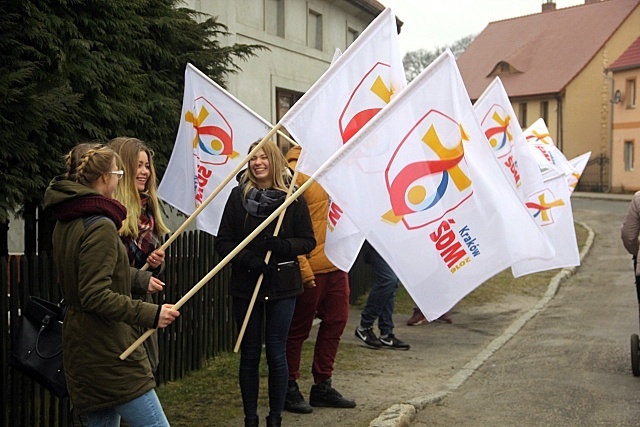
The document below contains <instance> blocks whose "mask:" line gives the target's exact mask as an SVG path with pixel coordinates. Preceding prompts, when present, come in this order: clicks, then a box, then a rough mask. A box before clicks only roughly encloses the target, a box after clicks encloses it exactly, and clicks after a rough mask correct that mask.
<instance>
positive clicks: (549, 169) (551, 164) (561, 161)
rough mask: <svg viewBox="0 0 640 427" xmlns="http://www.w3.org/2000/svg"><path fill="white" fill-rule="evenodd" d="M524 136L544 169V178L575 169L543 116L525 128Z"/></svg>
mask: <svg viewBox="0 0 640 427" xmlns="http://www.w3.org/2000/svg"><path fill="white" fill-rule="evenodd" d="M524 137H525V139H526V140H527V144H528V146H529V149H530V150H531V153H532V154H533V156H534V158H535V159H536V162H537V163H538V166H539V167H540V170H541V171H542V176H543V179H548V178H553V177H554V176H556V175H558V174H562V175H569V174H571V173H572V172H573V171H574V170H573V166H571V163H569V161H568V160H567V158H566V157H565V156H564V154H563V153H562V151H560V150H559V149H558V147H556V144H555V143H554V142H553V138H551V134H550V133H549V129H548V128H547V125H546V124H545V122H544V120H543V119H542V118H539V119H538V120H536V121H535V122H533V124H532V125H531V126H529V127H528V128H527V129H525V130H524Z"/></svg>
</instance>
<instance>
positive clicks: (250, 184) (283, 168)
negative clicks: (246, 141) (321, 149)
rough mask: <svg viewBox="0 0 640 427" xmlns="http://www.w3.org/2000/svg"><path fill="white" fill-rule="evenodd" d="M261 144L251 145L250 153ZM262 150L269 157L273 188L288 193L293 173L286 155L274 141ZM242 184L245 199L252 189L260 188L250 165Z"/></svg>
mask: <svg viewBox="0 0 640 427" xmlns="http://www.w3.org/2000/svg"><path fill="white" fill-rule="evenodd" d="M259 143H260V141H256V142H254V143H253V144H251V146H250V147H249V151H248V152H249V153H250V152H251V150H253V149H254V148H255V147H256V145H258V144H259ZM260 148H262V150H263V151H264V154H266V155H267V159H268V160H269V178H271V182H272V184H271V185H272V187H271V188H272V189H274V190H282V191H285V192H286V191H287V190H288V188H287V186H288V185H289V183H290V182H291V171H290V170H289V166H288V163H287V159H285V157H284V155H282V151H280V149H279V148H278V146H277V145H276V144H274V143H273V142H272V141H267V142H265V143H264V144H262V146H261V147H260ZM249 162H251V160H250V161H249ZM240 184H241V185H244V194H243V196H244V197H245V198H246V197H247V194H248V193H249V191H250V190H251V189H252V188H256V187H258V181H257V180H256V177H255V176H254V175H253V172H252V171H251V168H250V167H248V165H247V170H246V171H245V173H244V174H243V175H242V178H241V180H240Z"/></svg>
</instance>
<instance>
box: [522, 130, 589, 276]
mask: <svg viewBox="0 0 640 427" xmlns="http://www.w3.org/2000/svg"><path fill="white" fill-rule="evenodd" d="M524 135H525V138H526V139H527V144H528V146H529V148H530V150H531V152H532V153H533V154H534V156H535V157H536V159H537V161H538V165H539V167H540V170H541V171H543V178H544V188H543V189H542V190H541V191H538V192H536V193H533V194H530V195H529V197H528V198H527V203H526V204H527V208H528V209H529V212H530V213H531V214H532V215H533V217H534V218H535V219H536V221H537V222H538V224H539V225H540V226H541V227H542V229H543V230H544V232H545V235H546V236H547V238H548V239H549V241H550V242H551V245H552V246H553V248H554V250H555V253H556V255H555V257H553V258H552V259H546V260H541V259H534V258H533V257H532V258H531V259H528V260H524V261H520V262H518V263H516V264H514V265H513V266H512V267H511V271H512V272H513V275H514V276H515V277H520V276H523V275H525V274H531V273H536V272H539V271H545V270H551V269H554V268H564V267H572V266H576V265H580V252H579V250H578V243H577V240H576V232H575V226H574V224H573V211H572V208H571V200H570V197H571V192H572V190H571V187H570V183H569V180H570V179H573V176H574V175H573V174H574V173H575V169H574V167H573V166H572V165H571V163H569V161H567V158H566V157H565V156H564V154H563V153H562V152H561V151H560V150H559V149H558V148H557V147H556V145H555V143H554V142H553V139H552V138H551V135H550V133H549V130H548V129H547V126H546V125H545V123H544V120H542V119H538V120H536V121H535V122H534V124H533V125H531V126H530V127H529V128H527V130H525V131H524ZM576 182H577V181H576Z"/></svg>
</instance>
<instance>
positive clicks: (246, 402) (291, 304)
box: [233, 298, 296, 418]
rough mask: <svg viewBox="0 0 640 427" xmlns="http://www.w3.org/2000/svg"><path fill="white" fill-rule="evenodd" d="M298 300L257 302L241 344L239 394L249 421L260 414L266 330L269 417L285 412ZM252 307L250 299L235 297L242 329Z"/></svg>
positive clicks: (235, 311)
mask: <svg viewBox="0 0 640 427" xmlns="http://www.w3.org/2000/svg"><path fill="white" fill-rule="evenodd" d="M295 305H296V299H295V298H285V299H280V300H275V301H269V302H256V303H255V305H254V306H253V311H252V313H251V316H250V318H249V322H248V323H247V328H246V330H245V332H244V337H243V339H242V343H241V345H240V370H239V380H240V392H241V393H242V405H243V407H244V416H245V417H246V418H255V417H256V416H257V415H258V391H259V386H260V357H261V355H262V331H263V330H264V331H265V348H266V354H267V365H268V367H269V415H276V416H279V415H281V413H282V410H283V409H284V401H285V397H286V394H287V383H288V380H289V369H288V367H287V357H286V344H287V334H288V333H289V326H290V325H291V318H292V317H293V310H294V308H295ZM248 308H249V300H247V299H241V298H233V314H234V316H235V319H236V323H237V325H238V329H240V327H242V323H243V322H244V316H245V314H246V312H247V309H248Z"/></svg>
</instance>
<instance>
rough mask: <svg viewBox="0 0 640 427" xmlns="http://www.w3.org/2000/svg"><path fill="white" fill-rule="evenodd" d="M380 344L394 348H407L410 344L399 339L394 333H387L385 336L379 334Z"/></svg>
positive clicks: (383, 346)
mask: <svg viewBox="0 0 640 427" xmlns="http://www.w3.org/2000/svg"><path fill="white" fill-rule="evenodd" d="M379 341H380V344H382V348H392V349H394V350H409V349H410V348H411V346H410V345H409V344H407V343H404V342H402V341H400V340H399V339H398V338H396V336H395V335H393V334H389V335H387V336H386V337H382V336H380V340H379Z"/></svg>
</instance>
